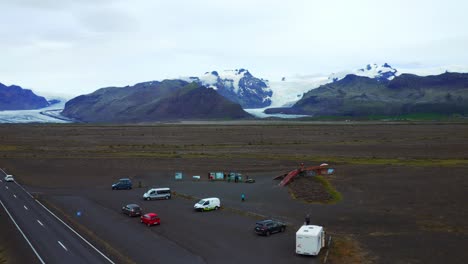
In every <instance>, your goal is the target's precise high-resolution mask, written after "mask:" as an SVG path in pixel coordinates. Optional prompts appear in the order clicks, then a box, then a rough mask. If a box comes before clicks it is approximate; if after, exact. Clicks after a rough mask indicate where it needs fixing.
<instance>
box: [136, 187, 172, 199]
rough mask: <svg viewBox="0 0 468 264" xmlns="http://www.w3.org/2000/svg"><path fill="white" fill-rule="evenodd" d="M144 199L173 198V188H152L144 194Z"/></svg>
mask: <svg viewBox="0 0 468 264" xmlns="http://www.w3.org/2000/svg"><path fill="white" fill-rule="evenodd" d="M143 199H144V200H148V201H149V200H153V199H166V200H167V199H171V189H170V188H152V189H149V190H148V191H147V192H145V193H144V194H143Z"/></svg>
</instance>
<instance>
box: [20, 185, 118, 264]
mask: <svg viewBox="0 0 468 264" xmlns="http://www.w3.org/2000/svg"><path fill="white" fill-rule="evenodd" d="M20 186H21V185H20ZM23 189H24V188H23ZM25 191H26V190H25ZM26 192H27V191H26ZM36 202H37V203H38V204H40V205H41V206H42V207H43V208H44V209H46V211H47V212H49V213H50V214H51V215H53V216H54V217H55V218H56V219H57V220H59V221H60V222H61V223H62V224H64V225H65V226H66V227H68V229H70V230H71V231H72V232H73V233H75V235H77V236H78V237H79V238H81V240H83V241H84V242H86V244H88V245H89V246H90V247H92V248H93V249H94V250H95V251H96V252H97V253H99V254H100V255H101V256H102V257H103V258H105V259H106V260H107V261H109V263H112V264H115V263H114V262H113V261H112V260H111V259H110V258H108V257H107V256H106V255H104V253H102V252H101V251H99V249H97V248H96V247H94V246H93V244H91V243H89V241H88V240H86V239H85V238H84V237H82V236H81V235H80V234H78V232H76V231H75V230H74V229H73V228H71V227H70V226H69V225H67V224H66V223H65V222H64V221H63V220H62V219H60V218H59V217H58V216H56V215H55V214H54V213H52V211H50V210H49V208H47V207H45V205H43V204H42V203H41V202H39V201H38V200H36Z"/></svg>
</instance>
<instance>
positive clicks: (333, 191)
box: [314, 175, 343, 203]
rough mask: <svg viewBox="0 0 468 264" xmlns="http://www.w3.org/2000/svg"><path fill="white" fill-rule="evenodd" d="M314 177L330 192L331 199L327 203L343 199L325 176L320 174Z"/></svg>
mask: <svg viewBox="0 0 468 264" xmlns="http://www.w3.org/2000/svg"><path fill="white" fill-rule="evenodd" d="M314 179H315V180H316V181H318V182H320V183H321V184H322V186H323V187H324V188H325V190H326V191H327V192H328V193H329V194H330V196H331V199H330V200H328V201H327V203H337V202H339V201H341V200H342V199H343V196H342V195H341V193H340V192H338V191H337V190H336V189H335V187H333V185H332V184H331V183H330V181H328V180H327V179H326V178H325V177H324V176H321V175H318V176H315V177H314Z"/></svg>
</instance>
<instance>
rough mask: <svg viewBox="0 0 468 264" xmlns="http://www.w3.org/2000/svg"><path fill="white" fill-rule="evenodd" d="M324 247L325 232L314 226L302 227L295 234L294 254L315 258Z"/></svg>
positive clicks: (321, 228)
mask: <svg viewBox="0 0 468 264" xmlns="http://www.w3.org/2000/svg"><path fill="white" fill-rule="evenodd" d="M324 246H325V231H324V230H323V227H321V226H316V225H303V226H301V228H299V230H297V232H296V253H297V254H301V255H313V256H317V255H318V254H319V253H320V249H322V248H323V247H324Z"/></svg>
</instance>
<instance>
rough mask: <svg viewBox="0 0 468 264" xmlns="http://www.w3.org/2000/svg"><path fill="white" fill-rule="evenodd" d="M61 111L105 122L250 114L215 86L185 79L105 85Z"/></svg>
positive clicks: (231, 117) (80, 117)
mask: <svg viewBox="0 0 468 264" xmlns="http://www.w3.org/2000/svg"><path fill="white" fill-rule="evenodd" d="M62 114H63V115H64V116H67V117H70V118H74V119H77V120H80V121H83V122H104V123H136V122H152V121H167V120H190V119H239V118H248V117H250V115H249V114H248V113H246V112H245V111H244V110H242V108H241V106H240V105H238V104H235V103H232V102H230V101H228V100H227V99H225V98H224V97H222V96H221V95H219V94H218V93H216V92H215V91H214V90H213V89H207V88H205V87H203V86H200V85H199V84H196V83H188V82H185V81H182V80H164V81H162V82H157V81H154V82H146V83H139V84H136V85H134V86H127V87H123V88H116V87H110V88H102V89H99V90H97V91H95V92H94V93H91V94H88V95H81V96H78V97H76V98H74V99H72V100H70V101H68V102H67V103H66V105H65V109H64V110H63V112H62Z"/></svg>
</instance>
